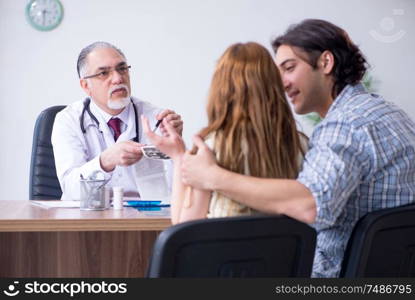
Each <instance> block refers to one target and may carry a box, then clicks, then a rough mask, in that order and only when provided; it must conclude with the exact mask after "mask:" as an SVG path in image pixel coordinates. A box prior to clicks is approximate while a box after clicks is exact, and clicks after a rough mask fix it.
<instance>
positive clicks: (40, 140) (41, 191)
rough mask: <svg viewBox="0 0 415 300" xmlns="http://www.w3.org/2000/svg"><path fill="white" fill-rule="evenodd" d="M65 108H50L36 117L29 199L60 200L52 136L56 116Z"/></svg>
mask: <svg viewBox="0 0 415 300" xmlns="http://www.w3.org/2000/svg"><path fill="white" fill-rule="evenodd" d="M64 108H65V106H63V105H59V106H52V107H49V108H47V109H45V110H44V111H42V112H41V113H40V115H39V116H38V117H37V120H36V124H35V129H34V132H33V143H32V157H31V161H30V179H29V199H30V200H51V199H60V198H61V196H62V190H61V187H60V185H59V181H58V177H57V176H56V168H55V158H54V156H53V148H52V143H51V141H50V137H51V134H52V128H53V122H54V121H55V116H56V114H57V113H58V112H59V111H61V110H62V109H64Z"/></svg>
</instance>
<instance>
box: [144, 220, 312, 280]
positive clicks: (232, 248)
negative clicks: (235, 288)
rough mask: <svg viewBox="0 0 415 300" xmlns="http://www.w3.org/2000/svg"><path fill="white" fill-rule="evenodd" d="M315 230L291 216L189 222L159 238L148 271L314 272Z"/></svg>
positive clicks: (153, 275)
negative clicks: (312, 270)
mask: <svg viewBox="0 0 415 300" xmlns="http://www.w3.org/2000/svg"><path fill="white" fill-rule="evenodd" d="M315 245H316V232H315V230H314V229H313V228H311V227H310V226H308V225H306V224H304V223H301V222H298V221H296V220H294V219H291V218H289V217H286V216H243V217H229V218H214V219H203V220H197V221H190V222H185V223H182V224H178V225H175V226H172V227H170V228H168V229H166V230H164V231H163V232H162V233H161V234H160V235H159V237H158V238H157V240H156V242H155V244H154V248H153V254H152V257H151V259H150V265H149V268H148V270H147V276H148V277H150V278H158V277H163V278H164V277H185V278H191V277H196V278H202V277H309V276H310V273H311V269H312V264H313V258H314V250H315Z"/></svg>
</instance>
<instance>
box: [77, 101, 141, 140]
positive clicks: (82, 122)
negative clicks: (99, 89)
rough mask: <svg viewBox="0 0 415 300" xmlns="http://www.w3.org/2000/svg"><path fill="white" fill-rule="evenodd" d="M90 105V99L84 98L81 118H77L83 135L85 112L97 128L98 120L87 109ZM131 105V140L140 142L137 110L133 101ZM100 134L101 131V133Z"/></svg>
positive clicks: (84, 130)
mask: <svg viewBox="0 0 415 300" xmlns="http://www.w3.org/2000/svg"><path fill="white" fill-rule="evenodd" d="M90 103H91V99H89V98H86V99H85V100H84V109H83V110H82V113H81V116H80V118H79V122H80V124H81V130H82V133H83V134H85V133H86V129H85V126H84V119H85V112H87V113H88V115H89V116H90V117H91V119H92V120H93V121H94V122H95V123H96V124H97V127H98V128H99V121H98V119H97V118H96V117H95V116H94V115H93V113H91V110H90V109H89V104H90ZM131 103H132V104H133V108H134V117H135V138H133V141H134V142H137V143H138V141H139V140H140V139H139V135H138V116H137V108H136V107H135V105H134V102H133V100H131ZM101 133H102V131H101Z"/></svg>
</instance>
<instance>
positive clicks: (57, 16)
mask: <svg viewBox="0 0 415 300" xmlns="http://www.w3.org/2000/svg"><path fill="white" fill-rule="evenodd" d="M26 18H27V20H28V22H29V24H30V25H32V26H33V27H34V28H36V29H37V30H41V31H49V30H52V29H54V28H56V27H57V26H58V25H59V24H60V23H61V21H62V18H63V6H62V3H61V2H60V1H59V0H31V1H30V2H29V3H28V4H27V6H26Z"/></svg>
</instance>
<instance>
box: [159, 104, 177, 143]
mask: <svg viewBox="0 0 415 300" xmlns="http://www.w3.org/2000/svg"><path fill="white" fill-rule="evenodd" d="M156 119H157V120H161V119H163V121H164V120H166V121H167V122H168V123H169V124H170V125H171V126H172V127H173V129H174V130H175V131H176V132H177V133H178V134H179V135H180V136H181V135H182V132H183V121H182V117H181V116H180V115H178V114H176V113H175V112H174V111H173V110H170V109H165V110H163V111H162V112H161V113H159V114H158V115H157V116H156ZM159 128H160V132H161V134H162V135H163V136H168V135H169V133H168V131H167V129H166V126H165V125H164V124H163V122H162V123H161V124H160V126H159Z"/></svg>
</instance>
